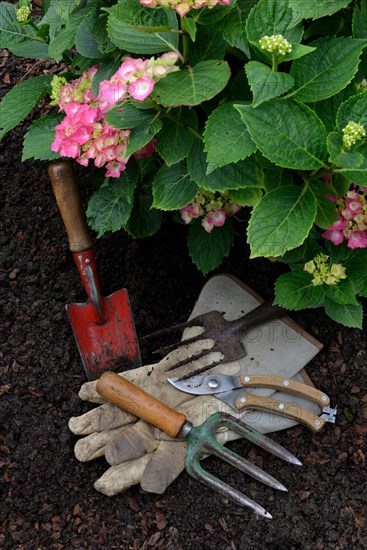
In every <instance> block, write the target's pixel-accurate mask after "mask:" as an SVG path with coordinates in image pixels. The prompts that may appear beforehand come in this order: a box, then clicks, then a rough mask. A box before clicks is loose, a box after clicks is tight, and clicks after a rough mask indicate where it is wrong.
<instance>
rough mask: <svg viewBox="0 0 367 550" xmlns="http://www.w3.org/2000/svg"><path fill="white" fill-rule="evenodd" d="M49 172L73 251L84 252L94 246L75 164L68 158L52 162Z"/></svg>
mask: <svg viewBox="0 0 367 550" xmlns="http://www.w3.org/2000/svg"><path fill="white" fill-rule="evenodd" d="M48 174H49V176H50V180H51V183H52V189H53V192H54V194H55V197H56V202H57V206H58V207H59V210H60V214H61V217H62V219H63V221H64V225H65V228H66V232H67V234H68V239H69V248H70V250H71V252H73V253H74V254H75V253H78V252H84V251H85V250H88V249H89V248H91V247H92V244H93V243H92V240H91V238H90V235H89V230H88V225H87V220H86V217H85V212H84V209H83V205H82V202H81V199H80V195H79V189H78V183H77V181H76V177H75V173H74V169H73V165H72V164H71V162H70V161H67V160H57V161H55V162H53V163H51V164H50V166H49V168H48Z"/></svg>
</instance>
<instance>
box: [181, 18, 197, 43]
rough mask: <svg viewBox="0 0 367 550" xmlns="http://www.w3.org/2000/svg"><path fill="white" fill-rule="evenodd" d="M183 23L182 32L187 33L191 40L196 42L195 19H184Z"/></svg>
mask: <svg viewBox="0 0 367 550" xmlns="http://www.w3.org/2000/svg"><path fill="white" fill-rule="evenodd" d="M181 23H182V30H183V31H185V32H187V34H188V35H189V36H190V38H191V40H192V41H193V42H195V38H196V32H197V25H196V21H195V19H192V18H191V17H183V18H182V20H181Z"/></svg>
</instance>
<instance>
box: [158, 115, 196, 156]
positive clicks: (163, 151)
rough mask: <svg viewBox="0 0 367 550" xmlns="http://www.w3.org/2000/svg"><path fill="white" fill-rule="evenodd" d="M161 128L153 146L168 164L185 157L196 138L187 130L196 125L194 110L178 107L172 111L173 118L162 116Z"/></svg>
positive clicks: (194, 127)
mask: <svg viewBox="0 0 367 550" xmlns="http://www.w3.org/2000/svg"><path fill="white" fill-rule="evenodd" d="M162 123H163V128H162V131H161V132H160V133H159V135H158V138H157V142H156V144H155V148H156V149H157V151H158V153H159V154H160V155H161V157H162V158H163V160H164V161H165V163H166V164H167V165H168V166H172V164H176V162H180V161H181V160H183V159H184V158H186V157H187V155H188V153H189V150H190V147H191V145H192V144H193V142H194V141H195V139H197V138H196V137H195V135H194V134H193V133H192V132H191V131H190V130H188V128H192V129H194V130H196V129H197V127H198V119H197V115H196V112H195V111H194V110H190V109H187V108H185V107H179V108H178V109H176V110H175V112H174V118H173V119H169V118H164V119H163V120H162Z"/></svg>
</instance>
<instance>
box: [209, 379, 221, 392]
mask: <svg viewBox="0 0 367 550" xmlns="http://www.w3.org/2000/svg"><path fill="white" fill-rule="evenodd" d="M207 385H208V388H210V389H211V390H216V389H217V388H219V386H220V383H219V382H218V380H216V379H215V378H209V380H208V384H207Z"/></svg>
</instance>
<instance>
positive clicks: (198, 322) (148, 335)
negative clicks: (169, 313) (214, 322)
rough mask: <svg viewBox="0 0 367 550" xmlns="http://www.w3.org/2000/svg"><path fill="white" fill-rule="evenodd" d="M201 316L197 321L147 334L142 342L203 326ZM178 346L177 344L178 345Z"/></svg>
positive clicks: (193, 320)
mask: <svg viewBox="0 0 367 550" xmlns="http://www.w3.org/2000/svg"><path fill="white" fill-rule="evenodd" d="M199 317H200V316H198V317H195V319H192V320H191V321H186V322H184V323H178V324H177V325H172V326H171V327H166V328H162V329H160V330H156V331H154V332H151V333H150V334H146V335H145V336H142V338H141V340H149V339H151V338H157V337H158V336H163V335H164V334H170V333H171V332H174V331H177V330H184V329H185V328H188V327H193V326H202V325H201V324H200V318H199ZM176 345H177V344H176Z"/></svg>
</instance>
